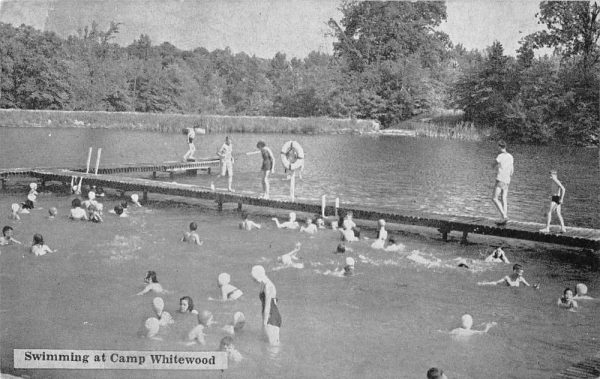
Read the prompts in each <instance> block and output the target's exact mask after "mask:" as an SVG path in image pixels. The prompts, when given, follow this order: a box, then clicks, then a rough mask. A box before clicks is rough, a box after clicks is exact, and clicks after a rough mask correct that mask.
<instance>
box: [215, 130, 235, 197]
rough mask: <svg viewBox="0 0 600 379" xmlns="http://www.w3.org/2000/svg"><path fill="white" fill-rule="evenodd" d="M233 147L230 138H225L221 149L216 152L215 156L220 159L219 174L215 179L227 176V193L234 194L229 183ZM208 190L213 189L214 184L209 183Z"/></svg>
mask: <svg viewBox="0 0 600 379" xmlns="http://www.w3.org/2000/svg"><path fill="white" fill-rule="evenodd" d="M232 154H233V146H232V145H231V137H229V136H227V137H225V143H224V144H223V146H221V148H220V149H219V150H218V151H217V155H218V156H219V158H220V159H221V173H220V174H219V175H217V179H219V178H220V177H222V176H225V175H227V190H228V191H229V192H234V191H233V189H232V188H231V183H232V181H233V155H232ZM210 188H211V189H212V190H214V189H215V182H214V181H213V182H211V183H210Z"/></svg>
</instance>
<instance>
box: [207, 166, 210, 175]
mask: <svg viewBox="0 0 600 379" xmlns="http://www.w3.org/2000/svg"><path fill="white" fill-rule="evenodd" d="M206 171H207V172H208V175H210V167H209V168H208V170H206Z"/></svg>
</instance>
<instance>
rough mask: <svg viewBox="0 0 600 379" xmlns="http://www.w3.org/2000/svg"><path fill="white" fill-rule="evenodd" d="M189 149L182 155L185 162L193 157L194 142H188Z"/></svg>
mask: <svg viewBox="0 0 600 379" xmlns="http://www.w3.org/2000/svg"><path fill="white" fill-rule="evenodd" d="M188 145H189V150H188V151H187V153H185V155H184V156H183V161H184V162H187V160H188V159H194V153H195V152H196V145H194V143H193V142H192V143H189V144H188Z"/></svg>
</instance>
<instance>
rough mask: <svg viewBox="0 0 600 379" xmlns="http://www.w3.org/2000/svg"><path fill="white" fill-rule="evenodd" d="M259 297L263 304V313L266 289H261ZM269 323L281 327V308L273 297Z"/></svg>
mask: <svg viewBox="0 0 600 379" xmlns="http://www.w3.org/2000/svg"><path fill="white" fill-rule="evenodd" d="M258 298H259V299H260V302H261V304H262V311H263V314H264V312H265V291H261V292H260V293H259V294H258ZM267 324H269V325H273V326H276V327H278V328H281V315H280V314H279V309H277V303H276V300H275V299H271V311H270V312H269V319H268V320H267Z"/></svg>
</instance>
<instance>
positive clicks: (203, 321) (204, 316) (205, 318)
mask: <svg viewBox="0 0 600 379" xmlns="http://www.w3.org/2000/svg"><path fill="white" fill-rule="evenodd" d="M212 322H213V314H212V313H211V312H210V311H206V310H204V311H202V312H200V313H199V314H198V324H200V325H204V326H205V327H208V326H210V324H212Z"/></svg>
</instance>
